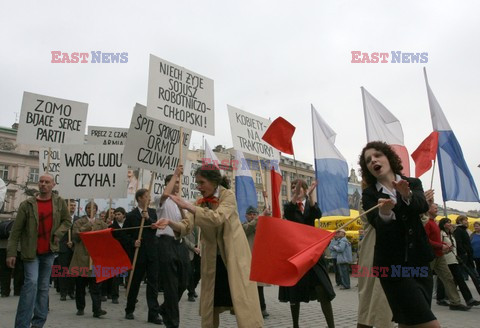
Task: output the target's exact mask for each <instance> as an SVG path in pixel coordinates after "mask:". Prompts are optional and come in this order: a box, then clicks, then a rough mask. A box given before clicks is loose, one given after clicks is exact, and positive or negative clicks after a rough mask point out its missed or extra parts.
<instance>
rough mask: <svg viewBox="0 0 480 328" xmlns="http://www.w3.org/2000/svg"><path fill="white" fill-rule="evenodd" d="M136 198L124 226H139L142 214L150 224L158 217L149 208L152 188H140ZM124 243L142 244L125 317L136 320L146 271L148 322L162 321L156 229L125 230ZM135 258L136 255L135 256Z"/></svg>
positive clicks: (134, 245)
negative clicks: (136, 309)
mask: <svg viewBox="0 0 480 328" xmlns="http://www.w3.org/2000/svg"><path fill="white" fill-rule="evenodd" d="M135 199H136V200H137V204H138V206H137V207H136V208H134V209H133V210H132V211H131V212H129V213H128V214H127V218H126V219H125V223H124V224H123V228H128V227H139V226H140V224H141V222H142V218H144V219H145V221H144V225H145V226H146V225H150V224H152V223H154V222H156V221H157V214H156V212H155V210H154V209H152V208H149V207H148V204H149V202H150V192H149V191H148V190H147V189H139V190H138V191H137V192H136V193H135ZM125 232H126V233H125V235H124V237H123V238H125V241H124V243H125V244H126V245H128V247H131V248H132V249H135V248H139V250H138V257H137V262H136V264H135V270H134V271H133V272H132V273H131V274H133V278H132V284H131V286H130V291H129V294H128V297H127V307H126V308H125V318H126V319H129V320H133V319H134V318H135V317H134V315H133V312H134V311H135V303H136V300H137V296H138V291H139V289H140V284H141V283H142V280H143V276H144V275H145V273H146V275H147V305H148V322H150V323H154V324H157V325H161V324H162V323H163V322H162V319H161V318H160V316H159V312H160V306H159V304H158V300H157V296H158V255H157V249H156V248H157V240H156V238H155V230H152V229H150V228H146V229H143V233H142V236H141V237H140V238H138V233H139V231H138V230H137V229H130V230H126V231H125ZM132 260H133V256H132Z"/></svg>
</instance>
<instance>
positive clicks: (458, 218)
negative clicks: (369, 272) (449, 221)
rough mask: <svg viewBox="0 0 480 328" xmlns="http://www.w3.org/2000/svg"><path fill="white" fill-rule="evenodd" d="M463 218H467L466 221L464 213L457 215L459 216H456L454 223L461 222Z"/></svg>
mask: <svg viewBox="0 0 480 328" xmlns="http://www.w3.org/2000/svg"><path fill="white" fill-rule="evenodd" d="M463 220H467V221H468V218H467V217H466V216H465V215H459V216H458V217H457V219H456V220H455V223H456V224H462V221H463Z"/></svg>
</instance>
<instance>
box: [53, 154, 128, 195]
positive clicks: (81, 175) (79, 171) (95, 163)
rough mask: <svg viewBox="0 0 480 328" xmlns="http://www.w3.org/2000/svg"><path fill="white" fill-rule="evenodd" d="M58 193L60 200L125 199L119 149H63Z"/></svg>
mask: <svg viewBox="0 0 480 328" xmlns="http://www.w3.org/2000/svg"><path fill="white" fill-rule="evenodd" d="M60 154H61V156H60V167H61V168H62V172H61V174H60V186H59V193H60V195H61V196H62V197H64V198H104V199H108V198H125V197H126V196H127V169H128V167H127V165H126V164H125V163H123V161H122V156H123V147H122V146H99V145H63V146H62V147H61V148H60Z"/></svg>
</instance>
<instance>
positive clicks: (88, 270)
mask: <svg viewBox="0 0 480 328" xmlns="http://www.w3.org/2000/svg"><path fill="white" fill-rule="evenodd" d="M97 211H98V206H97V204H95V203H94V202H90V203H88V204H87V205H86V206H85V212H86V214H87V215H85V216H84V217H82V218H80V219H78V220H76V221H75V223H74V224H73V233H72V240H73V242H74V244H75V250H74V251H73V257H72V262H71V263H70V271H71V272H72V273H73V272H75V271H76V272H78V276H77V277H76V280H75V287H76V293H75V303H76V306H77V315H84V309H85V287H87V285H88V289H89V291H90V297H91V298H92V311H93V316H94V317H95V318H100V317H101V316H102V315H105V314H107V311H104V310H102V301H101V293H102V291H101V284H99V283H97V282H96V279H95V274H94V272H93V268H92V266H93V264H94V263H92V260H91V258H90V254H89V253H88V250H87V248H86V247H85V245H84V244H83V242H82V239H81V238H80V233H81V232H87V231H96V230H103V229H107V228H108V226H107V224H106V223H105V222H103V221H102V220H100V219H97V218H96V217H95V216H96V214H97Z"/></svg>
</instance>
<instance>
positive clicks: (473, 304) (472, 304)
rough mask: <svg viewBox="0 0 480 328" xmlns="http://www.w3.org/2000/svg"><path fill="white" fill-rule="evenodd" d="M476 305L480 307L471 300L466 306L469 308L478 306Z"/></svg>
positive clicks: (478, 303)
mask: <svg viewBox="0 0 480 328" xmlns="http://www.w3.org/2000/svg"><path fill="white" fill-rule="evenodd" d="M478 305H480V302H479V301H477V300H471V301H470V302H468V303H467V306H470V307H472V306H478Z"/></svg>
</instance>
